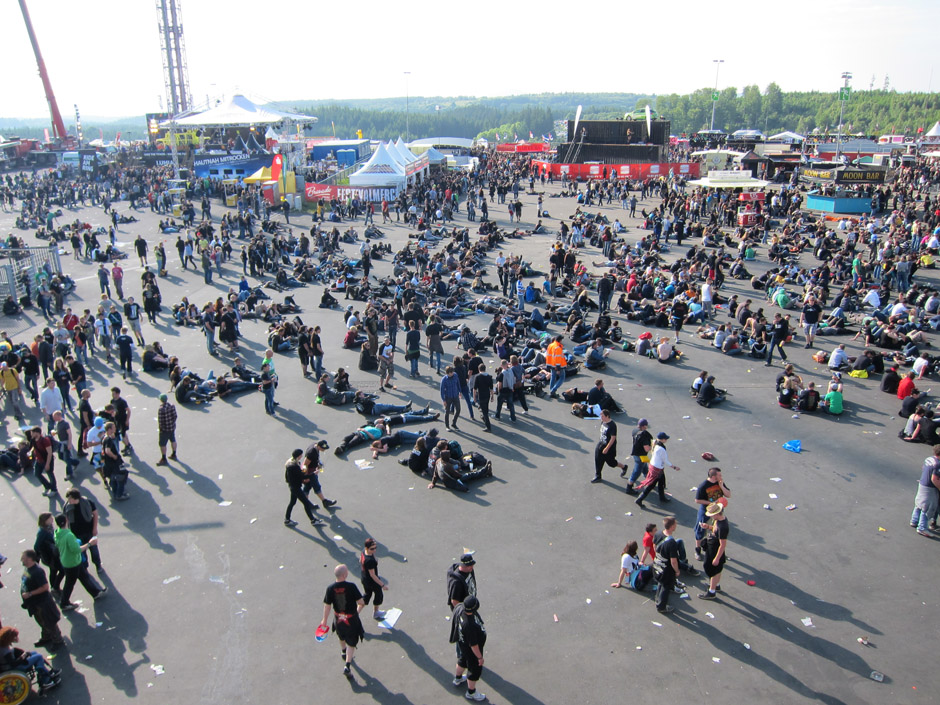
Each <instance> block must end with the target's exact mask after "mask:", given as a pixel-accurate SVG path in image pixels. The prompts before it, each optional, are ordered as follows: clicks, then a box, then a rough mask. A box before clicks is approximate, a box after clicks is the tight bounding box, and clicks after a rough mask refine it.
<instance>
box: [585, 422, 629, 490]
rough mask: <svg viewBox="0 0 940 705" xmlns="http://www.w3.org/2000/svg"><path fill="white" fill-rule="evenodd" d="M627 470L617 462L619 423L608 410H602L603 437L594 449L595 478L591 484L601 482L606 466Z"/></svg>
mask: <svg viewBox="0 0 940 705" xmlns="http://www.w3.org/2000/svg"><path fill="white" fill-rule="evenodd" d="M605 465H609V466H610V467H612V468H621V469H622V470H624V469H625V466H624V464H623V463H621V462H620V461H618V460H617V422H616V421H614V420H613V419H611V418H610V412H609V411H608V410H607V409H601V437H600V440H599V441H598V442H597V447H596V448H595V449H594V478H593V479H592V480H591V482H601V481H602V479H603V478H602V477H601V473H602V472H603V471H604V466H605Z"/></svg>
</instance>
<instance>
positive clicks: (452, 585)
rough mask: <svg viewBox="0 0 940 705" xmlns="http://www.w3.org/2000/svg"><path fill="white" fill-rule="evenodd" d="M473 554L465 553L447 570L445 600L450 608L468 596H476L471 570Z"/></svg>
mask: <svg viewBox="0 0 940 705" xmlns="http://www.w3.org/2000/svg"><path fill="white" fill-rule="evenodd" d="M476 563H477V562H476V561H475V560H474V558H473V555H472V554H470V553H465V554H463V555H462V556H461V557H460V560H459V561H458V562H457V563H454V564H453V565H452V566H451V567H450V568H449V569H448V571H447V602H448V605H449V606H450V608H451V609H453V608H454V607H456V606H457V605H459V604H460V603H461V602H463V601H464V600H465V599H466V598H468V597H471V596H472V597H476V594H477V578H476V573H474V572H473V566H475V565H476Z"/></svg>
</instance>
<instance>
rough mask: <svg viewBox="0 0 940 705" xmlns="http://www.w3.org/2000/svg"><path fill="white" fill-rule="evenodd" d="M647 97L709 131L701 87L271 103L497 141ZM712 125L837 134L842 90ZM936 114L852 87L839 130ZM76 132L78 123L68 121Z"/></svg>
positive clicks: (324, 121) (739, 102)
mask: <svg viewBox="0 0 940 705" xmlns="http://www.w3.org/2000/svg"><path fill="white" fill-rule="evenodd" d="M647 104H649V105H650V106H651V107H652V108H654V109H655V110H656V111H657V112H658V113H659V114H660V115H661V116H663V117H665V118H666V119H668V120H670V121H671V122H672V126H671V127H672V134H674V135H678V134H681V133H691V132H697V131H698V130H702V129H707V128H708V127H709V125H710V122H711V111H712V105H713V101H712V90H711V89H710V88H702V89H699V90H697V91H695V92H694V93H688V94H684V95H679V94H675V93H671V94H668V95H660V96H653V95H642V94H637V93H531V94H522V95H515V96H501V97H482V98H481V97H473V96H450V97H444V96H430V97H428V96H412V97H410V98H408V99H407V101H406V99H405V97H400V98H375V99H348V100H345V99H344V100H333V101H313V100H285V101H279V102H277V103H276V104H275V107H278V108H281V109H287V110H298V111H303V112H306V113H309V114H312V115H316V116H317V117H318V118H319V124H318V125H317V126H316V127H315V128H314V129H313V131H312V134H316V135H332V134H333V133H334V130H335V134H336V136H337V137H340V138H349V137H353V136H355V134H356V131H357V130H362V134H363V136H365V137H369V138H371V139H392V138H397V137H399V136H402V137H405V136H406V135H407V136H409V137H410V138H412V139H414V138H418V137H467V138H474V137H478V136H482V137H486V138H487V139H490V140H494V139H495V137H496V135H497V134H499V137H500V141H506V140H513V139H515V138H517V137H518V138H519V139H528V137H529V133H530V132H531V133H532V135H533V137H534V138H535V139H540V138H541V137H542V136H543V135H548V134H549V133H551V134H553V135H554V136H555V137H559V134H558V133H559V132H560V131H561V132H562V135H561V136H564V128H563V127H562V126H561V125H558V122H559V121H562V120H566V119H571V118H574V115H575V111H576V110H577V107H578V106H579V105H581V106H583V117H584V118H585V119H592V118H593V119H598V118H608V119H611V118H620V117H623V115H624V113H626V112H632V111H633V110H634V109H637V108H639V109H642V108H643V107H644V106H646V105H647ZM714 106H715V127H716V128H720V129H722V130H725V131H734V130H738V129H757V130H761V131H763V132H764V133H765V134H773V133H774V132H779V131H781V130H794V131H796V132H799V133H801V134H806V133H809V132H812V131H813V130H814V129H819V130H820V131H823V132H825V131H826V130H832V131H834V130H835V129H836V127H837V124H838V121H839V97H838V93H820V92H790V93H786V92H783V91H782V90H780V87H779V86H778V85H777V84H776V83H771V84H769V85H768V86H767V87H766V88H765V89H764V90H761V89H760V88H759V87H758V86H746V87H745V88H744V89H742V90H739V89H738V88H735V87H728V88H724V89H722V90H720V91H719V94H718V100H717V101H714ZM937 120H940V94H937V93H897V92H895V91H892V90H862V91H853V92H851V94H850V96H849V99H848V101H846V103H845V119H844V123H845V130H846V131H847V132H851V133H864V134H885V133H893V134H907V135H909V136H915V135H916V134H917V129H918V128H923V130H924V131H926V130H929V129H930V127H931V126H932V125H933V124H934V122H936V121H937ZM46 125H47V121H46V120H36V119H33V120H17V119H9V118H7V119H4V118H0V130H2V134H18V135H20V136H23V137H41V136H42V134H43V129H42V128H43V127H45V126H46ZM67 128H68V130H69V131H70V132H74V129H75V128H74V125H71V124H70V125H67ZM99 129H100V130H101V133H100V134H101V135H102V136H104V137H105V139H113V138H114V135H115V134H116V133H117V132H122V133H123V136H124V138H125V139H128V138H129V139H141V138H143V137H145V136H146V126H145V125H144V118H143V116H140V117H129V118H123V119H115V120H108V119H103V118H93V119H89V120H88V121H87V122H86V124H85V136H86V138H87V139H94V138H95V137H98V136H99Z"/></svg>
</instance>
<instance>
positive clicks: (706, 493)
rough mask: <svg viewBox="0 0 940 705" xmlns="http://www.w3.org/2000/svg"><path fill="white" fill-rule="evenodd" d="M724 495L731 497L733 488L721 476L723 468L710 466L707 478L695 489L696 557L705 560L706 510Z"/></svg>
mask: <svg viewBox="0 0 940 705" xmlns="http://www.w3.org/2000/svg"><path fill="white" fill-rule="evenodd" d="M722 497H724V498H726V499H727V498H729V497H731V490H729V489H728V486H727V485H726V484H725V481H724V479H722V477H721V468H718V467H714V468H709V469H708V472H707V473H706V476H705V480H704V481H703V482H702V484H701V485H699V486H698V488H697V489H696V491H695V503H696V504H698V515H697V516H696V517H695V557H696V558H697V559H698V560H704V557H703V556H702V541H703V540H704V538H705V526H704V525H703V523H702V522H704V521H705V512H706V510H707V509H708V507H710V506H711V505H713V504H714V503H715V502H717V501H718V500H719V499H721V498H722Z"/></svg>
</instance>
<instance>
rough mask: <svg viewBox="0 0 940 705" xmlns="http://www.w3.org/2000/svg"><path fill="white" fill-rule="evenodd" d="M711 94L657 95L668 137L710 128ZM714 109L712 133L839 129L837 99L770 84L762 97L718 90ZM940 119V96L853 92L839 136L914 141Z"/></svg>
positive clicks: (755, 91)
mask: <svg viewBox="0 0 940 705" xmlns="http://www.w3.org/2000/svg"><path fill="white" fill-rule="evenodd" d="M712 104H713V101H712V89H711V88H700V89H699V90H697V91H695V92H694V93H687V94H685V95H678V94H676V93H671V94H669V95H661V96H659V97H658V98H657V100H656V106H655V107H656V109H657V110H658V111H659V113H660V114H661V115H663V116H664V117H665V118H666V119H668V120H670V121H671V123H672V124H671V130H672V134H674V135H678V134H680V133H686V134H688V133H692V132H698V131H699V130H703V129H708V128H709V125H710V124H711V114H712ZM714 106H715V129H722V130H725V131H726V132H733V131H734V130H740V129H751V130H761V131H762V132H763V133H764V134H773V133H775V132H781V131H783V130H793V131H795V132H799V133H800V134H808V133H812V132H813V131H814V130H818V131H819V132H835V131H836V130H837V129H838V125H839V109H840V102H839V94H838V92H834V93H822V92H818V91H811V92H784V91H782V90H780V86H778V85H777V84H776V83H770V84H769V85H768V86H767V88H766V89H764V91H763V92H761V90H760V88H759V87H758V86H754V85H751V86H745V87H744V89H743V90H742V91H740V92H739V91H738V89H737V88H735V87H728V88H725V89H723V90H721V91H719V96H718V100H717V101H714ZM938 119H940V95H938V94H936V93H897V92H895V91H892V90H860V91H851V92H850V94H849V99H848V100H847V101H846V102H845V115H844V117H843V121H842V122H843V131H844V132H847V133H851V134H856V133H862V134H866V135H875V134H886V133H891V134H906V135H908V136H911V137H913V136H916V134H917V130H918V128H922V129H923V130H924V131H925V132H926V131H927V130H929V129H930V128H931V127H932V126H933V124H934V122H936V121H937V120H938Z"/></svg>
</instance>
